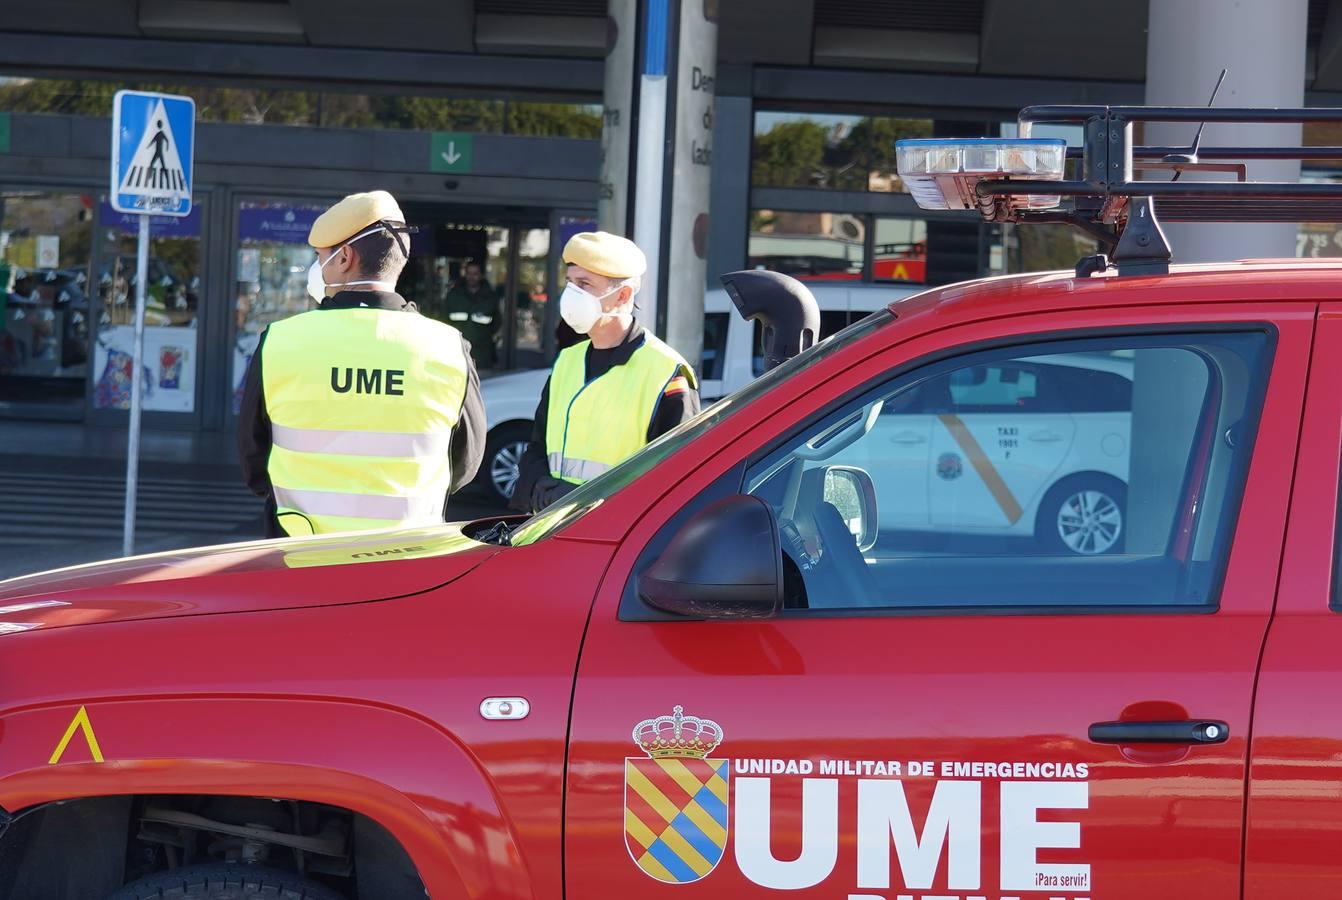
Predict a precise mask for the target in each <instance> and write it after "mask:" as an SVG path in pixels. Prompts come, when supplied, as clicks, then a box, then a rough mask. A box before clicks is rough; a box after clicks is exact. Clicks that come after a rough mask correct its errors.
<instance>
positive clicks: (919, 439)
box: [890, 431, 927, 444]
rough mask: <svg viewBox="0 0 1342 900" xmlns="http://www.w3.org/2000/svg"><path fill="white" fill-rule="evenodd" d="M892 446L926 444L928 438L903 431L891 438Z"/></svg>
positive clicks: (914, 432) (916, 433)
mask: <svg viewBox="0 0 1342 900" xmlns="http://www.w3.org/2000/svg"><path fill="white" fill-rule="evenodd" d="M890 443H892V444H926V443H927V438H926V437H925V436H923V435H921V434H919V433H918V432H916V431H901V432H899V433H898V434H896V435H894V436H892V437H891V438H890Z"/></svg>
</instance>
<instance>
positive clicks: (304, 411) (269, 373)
mask: <svg viewBox="0 0 1342 900" xmlns="http://www.w3.org/2000/svg"><path fill="white" fill-rule="evenodd" d="M261 356H262V359H261V380H262V386H263V391H264V396H265V404H266V413H267V414H268V415H269V417H270V429H271V442H272V447H271V451H270V462H269V465H268V470H269V475H270V483H271V485H272V487H273V489H274V492H275V502H276V506H277V515H278V519H279V524H280V527H281V528H283V529H284V531H285V533H287V534H290V535H302V534H328V533H331V532H337V531H362V530H366V529H371V528H386V527H389V526H393V525H405V526H412V525H426V524H432V523H437V522H441V521H442V520H443V505H444V503H445V502H446V500H447V493H448V491H449V490H450V489H451V486H452V470H451V461H450V453H449V450H450V447H451V441H452V429H453V427H454V426H455V425H456V424H457V421H458V420H459V419H460V418H461V408H462V404H463V402H464V401H465V398H466V384H467V375H466V372H467V364H466V359H465V357H464V355H463V353H462V342H461V335H460V334H459V333H458V332H457V330H456V329H455V328H452V327H451V326H449V325H444V324H443V323H441V322H435V321H433V320H432V319H428V318H425V317H424V316H421V315H419V314H418V313H415V312H409V311H398V310H383V309H367V308H362V307H360V308H355V309H315V310H311V311H309V312H306V313H303V314H301V315H297V316H293V317H291V318H288V319H284V320H282V321H279V322H274V323H272V324H271V325H270V328H269V330H268V331H267V333H266V339H265V343H264V344H262V347H261Z"/></svg>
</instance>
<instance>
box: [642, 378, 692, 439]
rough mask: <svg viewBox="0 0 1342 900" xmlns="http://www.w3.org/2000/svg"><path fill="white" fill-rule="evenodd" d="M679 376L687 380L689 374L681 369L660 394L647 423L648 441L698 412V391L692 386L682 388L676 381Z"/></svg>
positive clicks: (686, 420)
mask: <svg viewBox="0 0 1342 900" xmlns="http://www.w3.org/2000/svg"><path fill="white" fill-rule="evenodd" d="M680 378H685V379H687V380H688V378H689V375H688V373H686V372H685V371H684V370H681V371H680V372H678V373H677V375H676V378H673V379H671V383H670V384H668V385H667V388H666V390H667V392H666V393H663V394H662V399H661V401H660V402H658V404H657V411H656V412H654V413H653V414H652V423H651V424H650V425H648V440H649V441H651V440H653V439H654V438H659V437H661V436H662V435H664V434H666V433H667V432H668V431H670V430H671V429H672V428H675V427H676V426H677V425H679V424H680V423H681V422H688V421H689V420H690V419H693V418H694V417H695V416H697V415H698V414H699V391H698V390H696V389H695V388H693V387H687V388H686V389H684V390H682V389H681V388H680V385H678V384H677V383H676V382H677V381H678V379H680ZM690 383H691V384H693V382H690Z"/></svg>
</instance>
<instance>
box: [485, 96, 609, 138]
mask: <svg viewBox="0 0 1342 900" xmlns="http://www.w3.org/2000/svg"><path fill="white" fill-rule="evenodd" d="M601 115H602V114H601V107H599V106H597V107H592V106H582V105H579V104H576V103H529V102H517V101H513V102H509V103H508V133H509V134H526V135H532V136H535V137H565V138H581V139H585V140H600V139H601Z"/></svg>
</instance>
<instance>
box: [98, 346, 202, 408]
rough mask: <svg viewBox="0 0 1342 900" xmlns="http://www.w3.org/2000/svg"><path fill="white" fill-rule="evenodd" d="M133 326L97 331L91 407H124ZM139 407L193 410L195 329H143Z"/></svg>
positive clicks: (127, 406)
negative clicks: (140, 403) (140, 401)
mask: <svg viewBox="0 0 1342 900" xmlns="http://www.w3.org/2000/svg"><path fill="white" fill-rule="evenodd" d="M134 346H135V327H134V326H132V325H115V326H112V327H108V328H103V329H102V331H100V332H99V333H98V346H97V349H96V350H95V355H94V369H93V371H94V383H93V405H94V406H95V407H96V408H98V409H130V383H131V369H132V352H133V348H134ZM141 374H142V376H143V380H142V381H141V382H140V383H141V384H142V385H143V392H144V394H143V396H144V408H145V409H147V410H148V409H152V410H156V411H159V412H179V413H189V412H194V411H195V408H196V330H195V329H194V328H164V327H155V326H146V328H145V330H144V361H143V369H142V371H141Z"/></svg>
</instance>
